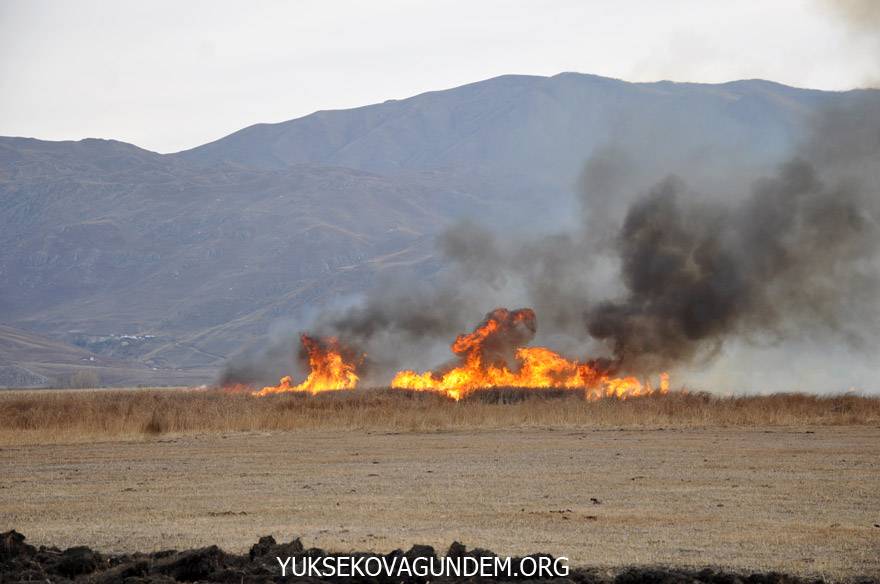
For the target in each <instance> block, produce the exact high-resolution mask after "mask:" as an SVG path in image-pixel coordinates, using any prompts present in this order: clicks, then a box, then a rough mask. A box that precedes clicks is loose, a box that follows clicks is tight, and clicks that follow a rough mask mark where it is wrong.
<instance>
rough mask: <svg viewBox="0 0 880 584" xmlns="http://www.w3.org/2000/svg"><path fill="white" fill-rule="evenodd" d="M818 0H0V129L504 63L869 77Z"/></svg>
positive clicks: (160, 129) (683, 73)
mask: <svg viewBox="0 0 880 584" xmlns="http://www.w3.org/2000/svg"><path fill="white" fill-rule="evenodd" d="M837 1H838V3H841V4H847V3H848V2H851V1H852V0H837ZM864 1H865V0H862V2H864ZM874 1H875V0H867V2H874ZM876 1H877V4H878V5H880V0H876ZM831 3H832V0H772V1H766V0H740V1H738V2H731V1H728V0H667V1H664V2H657V1H654V0H642V1H636V0H614V1H590V0H554V1H539V0H533V1H521V0H434V1H431V2H428V1H421V0H372V1H371V2H363V1H348V0H339V1H333V0H315V1H313V0H291V1H287V2H276V1H251V2H244V1H237V2H233V1H228V0H211V1H186V2H180V1H176V0H175V1H168V0H150V1H149V2H140V1H138V2H135V1H129V0H79V1H77V2H66V1H62V0H55V1H48V0H0V135H4V136H28V137H35V138H41V139H47V140H78V139H82V138H87V137H95V138H114V139H118V140H123V141H126V142H131V143H134V144H137V145H138V146H141V147H144V148H148V149H150V150H154V151H158V152H175V151H179V150H183V149H187V148H192V147H194V146H197V145H199V144H203V143H205V142H210V141H212V140H216V139H218V138H220V137H222V136H225V135H227V134H229V133H231V132H234V131H236V130H238V129H241V128H243V127H246V126H249V125H251V124H255V123H260V122H280V121H283V120H288V119H292V118H296V117H300V116H303V115H306V114H309V113H311V112H313V111H316V110H322V109H340V108H349V107H357V106H360V105H367V104H370V103H376V102H381V101H385V100H387V99H399V98H404V97H409V96H411V95H415V94H418V93H422V92H425V91H432V90H437V89H445V88H449V87H455V86H458V85H463V84H465V83H470V82H474V81H480V80H483V79H488V78H491V77H495V76H497V75H503V74H508V73H519V74H532V75H554V74H556V73H560V72H563V71H577V72H582V73H594V74H598V75H605V76H609V77H616V78H621V79H626V80H629V81H656V80H662V79H669V80H673V81H695V82H709V83H718V82H724V81H730V80H735V79H744V78H763V79H770V80H773V81H778V82H781V83H786V84H789V85H795V86H799V87H812V88H818V89H830V90H844V89H850V88H854V87H863V86H866V85H871V86H876V85H877V84H876V82H875V81H876V79H877V77H872V76H871V75H872V73H873V72H875V71H876V62H877V60H878V51H880V46H878V44H877V43H876V42H875V41H876V38H868V36H866V35H863V34H860V31H859V28H858V27H854V26H848V25H847V23H846V22H845V20H843V19H841V18H839V17H838V16H839V15H837V14H834V10H833V9H830V8H829V6H828V5H829V4H831ZM853 3H855V4H858V3H859V0H854V2H853ZM875 12H876V11H875Z"/></svg>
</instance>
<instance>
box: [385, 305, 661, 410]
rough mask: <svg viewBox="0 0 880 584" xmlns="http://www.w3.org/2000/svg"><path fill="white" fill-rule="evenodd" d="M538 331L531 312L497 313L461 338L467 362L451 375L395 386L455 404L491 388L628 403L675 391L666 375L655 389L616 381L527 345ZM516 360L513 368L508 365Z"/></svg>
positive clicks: (402, 376)
mask: <svg viewBox="0 0 880 584" xmlns="http://www.w3.org/2000/svg"><path fill="white" fill-rule="evenodd" d="M535 330H536V327H535V313H534V312H533V311H532V310H531V309H528V308H525V309H521V310H514V311H510V310H507V309H506V308H498V309H495V310H493V311H492V312H490V313H489V314H488V315H487V316H486V319H485V320H484V321H483V322H482V323H481V324H480V325H479V326H478V327H477V328H476V329H474V331H473V332H472V333H469V334H466V335H459V336H458V338H456V339H455V342H454V343H452V352H453V353H455V354H456V355H458V357H459V359H460V360H461V363H460V364H459V365H458V366H457V367H454V368H452V369H449V370H448V371H446V372H445V373H435V372H433V371H427V372H424V373H416V372H415V371H410V370H405V371H400V372H398V373H397V375H395V377H394V379H393V380H392V382H391V387H395V388H400V389H412V390H426V391H438V392H441V393H445V394H446V395H447V396H449V397H451V398H453V399H455V400H459V399H461V398H462V397H464V396H465V395H466V394H468V393H470V392H472V391H474V390H476V389H482V388H490V387H528V388H551V387H552V388H569V389H583V390H584V392H585V393H584V395H585V397H587V398H588V399H600V398H602V397H616V398H619V399H626V398H628V397H636V396H642V395H648V394H651V393H655V392H656V393H666V392H667V391H669V376H668V375H667V374H666V373H662V374H661V375H660V385H659V388H658V389H656V390H655V389H654V388H653V387H652V386H651V384H650V383H642V382H641V381H639V380H638V379H637V378H635V377H612V376H611V375H610V374H608V373H607V372H604V371H602V370H601V369H598V368H596V367H595V366H594V365H592V364H590V363H584V362H579V361H572V360H569V359H566V358H565V357H563V356H562V355H560V354H559V353H556V352H554V351H551V350H550V349H546V348H544V347H523V346H521V345H523V344H525V342H528V340H530V339H531V337H532V336H534V334H535ZM510 353H512V355H510ZM511 360H512V361H514V362H515V366H514V367H513V368H511V367H509V364H508V361H511Z"/></svg>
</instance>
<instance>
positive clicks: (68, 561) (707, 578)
mask: <svg viewBox="0 0 880 584" xmlns="http://www.w3.org/2000/svg"><path fill="white" fill-rule="evenodd" d="M24 540H25V537H24V536H23V535H21V534H20V533H18V532H16V531H9V532H6V533H2V534H0V583H7V582H8V583H12V582H53V583H65V582H92V583H96V584H114V583H118V582H121V583H124V584H159V583H163V584H167V583H174V582H223V583H236V584H238V583H249V584H263V583H271V582H309V583H311V584H318V583H320V582H349V581H352V579H351V578H341V577H337V578H328V579H318V578H298V577H295V576H288V577H284V578H282V577H281V571H280V568H279V565H278V562H277V560H276V559H275V558H276V556H281V557H284V558H286V557H294V558H298V559H302V558H314V557H321V558H323V557H328V556H329V557H333V556H334V555H336V554H329V553H327V552H325V551H324V550H321V549H318V548H310V549H305V548H304V547H303V545H302V543H301V542H300V540H299V539H298V538H297V539H294V540H293V541H291V542H290V543H281V544H279V543H277V542H276V541H275V539H274V538H273V537H272V536H266V537H261V538H260V540H259V541H258V542H257V543H256V544H254V546H253V547H252V548H251V550H250V553H248V554H243V555H235V554H227V553H225V552H224V551H223V550H221V549H220V548H218V547H217V546H210V547H205V548H200V549H194V550H184V551H177V550H167V551H161V552H154V553H149V554H142V553H135V554H122V555H116V556H111V555H104V554H101V553H98V552H96V551H94V550H91V549H90V548H88V547H84V546H77V547H72V548H68V549H66V550H59V549H58V548H55V547H45V546H40V547H39V548H37V547H34V546H31V545H29V544H26V543H25V542H24ZM345 555H346V556H362V557H378V558H382V557H387V558H393V557H398V558H400V557H406V558H408V559H410V560H413V559H414V558H423V557H427V558H436V557H437V554H436V552H435V551H434V548H432V547H431V546H424V545H415V546H413V547H412V548H410V549H409V551H407V552H403V551H402V550H394V551H392V552H390V553H389V554H386V555H385V556H381V555H378V554H374V553H358V552H353V553H348V554H345ZM494 555H495V554H493V552H491V551H489V550H485V549H480V548H475V549H473V550H468V549H467V548H466V547H465V546H463V545H462V544H460V543H458V542H455V543H453V544H452V546H451V547H450V548H449V550H448V552H447V556H448V557H453V558H461V557H464V556H469V557H473V558H481V557H486V556H494ZM529 557H530V558H538V557H545V558H547V557H549V556H546V555H541V556H539V555H534V556H529ZM522 561H523V558H514V559H513V560H512V564H513V565H515V566H517V565H521V563H522ZM356 580H357V582H360V583H361V584H371V583H373V582H375V583H376V584H379V583H381V584H390V583H391V582H400V583H413V584H424V583H425V582H427V580H426V579H425V578H420V577H416V576H413V577H395V578H393V579H389V578H387V577H384V576H379V577H376V578H370V577H363V578H357V579H356ZM431 581H432V582H448V583H453V582H477V581H479V582H553V583H554V584H565V583H577V584H691V583H693V584H818V583H820V582H824V581H823V580H805V579H802V578H799V577H796V576H790V575H786V574H778V573H765V574H740V573H733V572H725V571H721V570H715V569H712V568H707V569H704V570H700V571H695V570H678V569H670V568H646V567H638V568H628V569H626V570H624V571H619V572H617V573H610V572H602V571H598V570H593V569H589V568H578V569H573V570H571V572H570V574H569V575H568V577H565V578H554V579H540V580H536V579H534V578H532V579H528V580H526V579H486V578H480V579H474V578H437V579H432V580H431ZM871 582H876V580H871V579H864V580H860V581H859V584H868V583H871Z"/></svg>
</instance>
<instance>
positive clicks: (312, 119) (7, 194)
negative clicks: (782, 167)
mask: <svg viewBox="0 0 880 584" xmlns="http://www.w3.org/2000/svg"><path fill="white" fill-rule="evenodd" d="M850 96H851V94H850V93H830V92H819V91H812V90H803V89H795V88H791V87H786V86H783V85H779V84H775V83H770V82H766V81H738V82H732V83H726V84H720V85H700V84H678V83H669V82H660V83H639V84H633V83H627V82H624V81H618V80H613V79H606V78H601V77H596V76H592V75H580V74H572V73H566V74H561V75H557V76H554V77H530V76H504V77H499V78H496V79H490V80H487V81H483V82H479V83H473V84H470V85H466V86H463V87H458V88H455V89H449V90H446V91H437V92H431V93H426V94H423V95H418V96H415V97H412V98H409V99H404V100H399V101H388V102H385V103H382V104H376V105H371V106H366V107H362V108H356V109H351V110H342V111H325V112H317V113H315V114H312V115H310V116H306V117H304V118H299V119H296V120H291V121H288V122H283V123H280V124H259V125H256V126H252V127H249V128H245V129H243V130H241V131H239V132H236V133H234V134H232V135H230V136H227V137H225V138H222V139H220V140H218V141H216V142H212V143H210V144H206V145H203V146H200V147H198V148H194V149H192V150H188V151H184V152H180V153H176V154H170V155H160V154H157V153H154V152H150V151H147V150H144V149H141V148H138V147H136V146H133V145H130V144H125V143H122V142H117V141H112V140H95V139H87V140H81V141H78V142H45V141H40V140H34V139H29V138H0V322H2V323H5V324H7V325H10V326H13V327H15V328H16V329H19V330H24V331H29V332H30V333H37V334H40V335H45V336H48V337H51V338H52V339H55V340H58V341H62V342H64V343H67V344H71V345H75V346H76V347H79V348H80V349H82V350H85V351H87V352H88V353H89V354H90V355H98V356H100V357H101V358H112V359H117V360H120V362H124V363H125V364H128V365H132V366H135V367H145V368H147V370H149V371H158V372H165V373H168V374H171V373H172V372H176V371H178V370H187V371H193V372H198V375H197V377H199V380H204V381H209V380H210V377H211V375H213V373H214V372H215V371H216V370H217V369H218V368H219V367H220V366H221V365H222V363H223V361H224V359H225V358H226V357H227V356H228V355H230V354H231V353H233V352H235V351H236V350H238V349H239V348H241V347H242V346H243V345H245V344H247V343H249V342H253V341H255V340H258V339H260V338H261V337H263V336H265V335H266V334H267V331H268V329H269V326H270V325H271V324H272V323H273V322H276V321H279V320H284V319H290V318H292V317H295V316H297V315H301V314H303V313H305V312H307V311H309V310H311V309H313V308H314V307H316V306H318V305H320V304H322V303H325V302H330V301H334V300H337V299H340V298H344V297H346V296H349V295H352V294H357V293H359V292H362V291H364V290H366V289H367V288H369V287H370V285H371V283H372V282H374V281H375V279H376V278H377V277H379V276H381V275H382V274H387V273H389V272H401V273H406V274H408V275H411V276H412V277H418V278H426V277H430V276H431V274H433V273H434V272H435V271H436V270H438V269H440V268H441V266H442V261H441V259H440V258H438V257H437V256H436V254H435V253H434V249H433V243H432V241H433V237H434V236H435V235H436V234H437V233H438V232H439V231H440V230H442V229H443V228H444V227H445V226H447V225H449V224H450V223H451V222H453V221H455V220H457V219H459V218H470V219H474V220H478V221H481V222H484V223H487V222H488V223H490V224H491V225H492V226H494V227H496V228H499V229H526V230H527V229H541V228H546V227H547V226H552V225H555V224H556V223H558V222H562V221H565V220H567V219H568V218H569V217H570V216H571V214H572V213H573V212H574V209H575V207H574V206H573V197H572V195H571V192H572V189H573V185H575V183H576V182H577V178H578V175H579V173H580V172H581V169H582V167H583V164H584V162H585V160H586V159H587V158H588V157H589V156H590V154H591V153H593V152H594V151H595V150H596V149H597V148H600V147H603V146H606V145H609V144H611V145H617V146H625V147H626V148H627V150H628V151H629V152H630V153H631V157H632V159H633V160H637V161H638V163H639V165H640V168H641V172H656V173H657V174H663V173H666V172H669V171H676V170H682V169H686V170H688V171H689V172H691V173H693V172H698V173H701V174H703V175H705V176H711V175H712V173H713V172H716V171H717V172H721V171H722V169H727V168H729V167H730V166H731V165H733V166H741V167H743V168H750V167H757V166H760V165H767V164H770V163H773V162H774V161H776V160H778V159H779V158H780V157H781V156H783V155H784V153H785V152H786V150H787V149H788V148H789V147H790V145H791V144H793V143H794V142H795V141H796V140H797V139H798V138H799V136H800V135H801V133H802V132H803V129H804V128H805V127H806V126H807V125H808V124H809V123H810V120H811V117H812V116H813V115H814V114H815V112H816V111H817V110H818V109H819V108H821V107H825V106H827V105H833V104H835V103H842V102H844V101H845V100H847V99H850ZM658 144H660V145H662V148H658V147H657V146H658ZM658 153H659V154H658ZM646 169H647V170H646ZM3 347H4V345H2V344H0V359H3V357H4V351H6V350H7V349H4V348H3ZM35 355H36V353H35ZM40 359H42V357H35V359H33V360H28V361H27V362H28V363H30V364H31V365H33V361H34V360H36V361H39V360H40ZM7 361H10V362H11V361H12V360H11V359H7ZM16 362H23V361H22V360H21V359H18V360H17V361H16ZM138 375H140V374H138ZM138 375H134V376H133V377H131V379H132V380H133V379H136V378H137V379H140V377H138ZM157 375H159V374H158V373H157ZM113 379H114V380H116V381H114V382H119V383H126V382H127V381H126V379H124V378H123V377H120V376H116V377H114V378H113Z"/></svg>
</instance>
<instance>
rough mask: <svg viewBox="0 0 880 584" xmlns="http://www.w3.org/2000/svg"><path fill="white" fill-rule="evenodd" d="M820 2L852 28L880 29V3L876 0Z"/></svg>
mask: <svg viewBox="0 0 880 584" xmlns="http://www.w3.org/2000/svg"><path fill="white" fill-rule="evenodd" d="M822 4H824V5H825V7H826V8H827V9H829V10H830V11H831V12H832V13H833V14H835V15H836V16H837V17H839V18H841V19H843V21H844V22H846V24H847V25H848V26H850V27H851V28H852V29H853V30H856V31H860V32H866V33H877V32H878V31H880V3H878V2H877V1H876V0H822Z"/></svg>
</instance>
